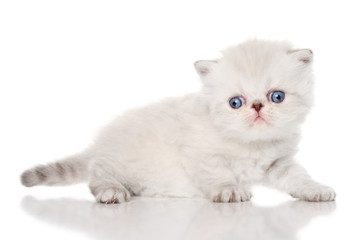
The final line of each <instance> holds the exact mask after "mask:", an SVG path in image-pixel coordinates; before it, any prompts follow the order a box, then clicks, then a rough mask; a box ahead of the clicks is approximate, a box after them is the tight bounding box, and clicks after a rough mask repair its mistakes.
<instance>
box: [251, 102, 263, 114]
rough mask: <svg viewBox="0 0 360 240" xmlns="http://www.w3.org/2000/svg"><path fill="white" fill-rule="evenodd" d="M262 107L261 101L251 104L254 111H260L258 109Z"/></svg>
mask: <svg viewBox="0 0 360 240" xmlns="http://www.w3.org/2000/svg"><path fill="white" fill-rule="evenodd" d="M262 107H263V105H262V103H259V102H257V103H254V104H253V105H252V108H254V109H255V111H257V112H260V110H261V108H262Z"/></svg>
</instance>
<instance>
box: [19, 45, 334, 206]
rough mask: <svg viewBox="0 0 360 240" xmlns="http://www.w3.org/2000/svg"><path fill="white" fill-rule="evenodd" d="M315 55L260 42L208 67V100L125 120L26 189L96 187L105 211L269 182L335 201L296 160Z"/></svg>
mask: <svg viewBox="0 0 360 240" xmlns="http://www.w3.org/2000/svg"><path fill="white" fill-rule="evenodd" d="M312 57H313V55H312V52H311V51H310V50H307V49H302V50H294V49H292V48H291V45H290V44H288V43H287V42H271V41H259V40H251V41H247V42H245V43H243V44H240V45H237V46H233V47H230V48H228V49H226V50H225V51H223V57H222V58H221V59H219V60H216V61H198V62H196V63H195V68H196V70H197V72H198V73H199V75H200V78H201V79H202V82H203V89H202V91H201V92H199V93H194V94H190V95H186V96H184V97H181V98H168V99H165V100H163V101H161V102H159V103H155V104H152V105H149V106H146V107H143V108H140V109H136V110H131V111H128V112H126V113H125V114H123V115H122V116H120V117H118V118H116V119H115V120H114V121H113V122H111V123H110V124H109V125H108V126H107V127H106V128H104V129H103V131H102V132H101V134H100V135H99V136H98V137H97V138H96V140H95V142H94V144H93V145H92V146H90V147H89V148H88V149H87V150H85V151H84V152H83V153H80V154H77V155H74V156H71V157H69V158H66V159H63V160H60V161H58V162H55V163H50V164H48V165H43V166H37V167H35V168H33V169H30V170H27V171H25V172H24V173H23V174H22V176H21V180H22V183H23V184H24V185H25V186H35V185H41V184H42V185H64V184H69V183H76V182H80V181H88V182H89V186H90V189H91V192H92V193H93V194H94V196H95V197H96V200H97V201H98V202H102V203H119V202H124V201H128V200H129V199H130V196H131V195H134V196H172V197H206V198H210V199H212V200H213V201H216V202H238V201H248V200H249V199H250V198H251V193H250V191H249V188H250V186H251V185H253V184H257V183H263V184H266V185H268V186H272V187H275V188H277V189H280V190H282V191H285V192H287V193H289V194H290V195H291V196H293V197H296V198H300V199H303V200H307V201H330V200H334V199H335V192H334V191H333V190H332V189H331V188H330V187H327V186H324V185H321V184H319V183H317V182H315V181H314V180H312V179H311V178H310V176H309V175H308V174H307V172H306V171H305V170H304V169H303V168H302V167H301V166H299V165H297V164H296V163H295V162H294V161H293V156H294V154H295V153H296V147H297V143H298V139H299V126H300V124H301V123H302V122H303V121H304V119H305V116H306V114H307V113H308V111H309V109H310V107H311V105H312V87H313V79H312V73H311V65H312Z"/></svg>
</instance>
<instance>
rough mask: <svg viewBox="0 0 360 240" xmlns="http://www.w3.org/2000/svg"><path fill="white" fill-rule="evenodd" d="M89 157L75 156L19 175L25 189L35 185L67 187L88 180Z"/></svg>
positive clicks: (39, 166)
mask: <svg viewBox="0 0 360 240" xmlns="http://www.w3.org/2000/svg"><path fill="white" fill-rule="evenodd" d="M88 165H89V157H88V156H86V155H84V154H76V155H72V156H70V157H67V158H64V159H61V160H59V161H56V162H52V163H49V164H46V165H38V166H36V167H34V168H30V169H29V170H26V171H25V172H23V173H22V174H21V183H22V184H23V185H24V186H26V187H33V186H37V185H48V186H53V185H69V184H74V183H79V182H85V181H86V180H87V179H88V172H89V171H88Z"/></svg>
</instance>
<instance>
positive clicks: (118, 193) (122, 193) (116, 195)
mask: <svg viewBox="0 0 360 240" xmlns="http://www.w3.org/2000/svg"><path fill="white" fill-rule="evenodd" d="M95 198H96V201H97V202H99V203H105V204H114V203H122V202H128V201H129V200H130V193H129V191H128V190H126V189H125V188H106V189H102V190H100V191H99V192H97V193H96V194H95Z"/></svg>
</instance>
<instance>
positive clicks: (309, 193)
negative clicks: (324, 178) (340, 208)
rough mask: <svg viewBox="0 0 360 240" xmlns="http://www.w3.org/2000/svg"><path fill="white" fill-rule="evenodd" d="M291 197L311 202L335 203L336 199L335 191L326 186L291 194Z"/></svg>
mask: <svg viewBox="0 0 360 240" xmlns="http://www.w3.org/2000/svg"><path fill="white" fill-rule="evenodd" d="M290 195H291V196H292V197H294V198H299V199H301V200H305V201H309V202H324V201H334V200H335V197H336V193H335V191H334V190H333V189H332V188H331V187H328V186H324V185H317V186H312V187H307V188H304V189H301V190H299V191H296V192H294V193H291V194H290Z"/></svg>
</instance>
